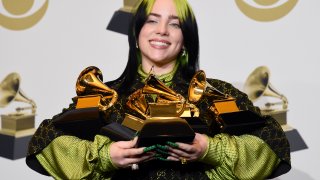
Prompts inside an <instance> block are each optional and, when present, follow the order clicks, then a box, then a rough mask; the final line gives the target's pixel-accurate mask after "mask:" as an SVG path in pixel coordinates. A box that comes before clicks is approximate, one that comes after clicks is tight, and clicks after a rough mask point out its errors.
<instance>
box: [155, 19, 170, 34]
mask: <svg viewBox="0 0 320 180" xmlns="http://www.w3.org/2000/svg"><path fill="white" fill-rule="evenodd" d="M157 34H159V35H161V36H167V35H169V31H168V24H167V23H165V22H161V23H159V24H158V27H157Z"/></svg>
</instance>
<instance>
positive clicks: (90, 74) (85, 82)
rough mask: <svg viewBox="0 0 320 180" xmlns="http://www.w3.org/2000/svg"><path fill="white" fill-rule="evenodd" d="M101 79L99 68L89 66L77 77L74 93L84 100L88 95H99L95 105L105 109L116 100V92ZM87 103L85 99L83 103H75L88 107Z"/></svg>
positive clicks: (78, 106)
mask: <svg viewBox="0 0 320 180" xmlns="http://www.w3.org/2000/svg"><path fill="white" fill-rule="evenodd" d="M102 81H103V76H102V73H101V71H100V69H99V68H97V67H95V66H89V67H87V68H86V69H84V70H83V71H82V72H81V73H80V75H79V77H78V79H77V83H76V93H77V95H78V96H79V97H81V98H83V99H86V100H89V99H90V98H89V97H90V96H94V97H97V96H100V97H101V98H99V101H100V102H98V105H97V106H98V107H99V108H100V109H101V110H106V109H108V108H110V107H111V106H112V105H113V104H114V103H115V102H116V101H117V99H118V93H117V92H116V91H115V90H113V89H111V88H109V87H108V86H107V85H105V84H104V83H103V82H102ZM78 103H79V98H78ZM86 103H87V104H86ZM88 104H90V103H89V102H88V101H85V102H84V103H81V104H77V108H84V107H88Z"/></svg>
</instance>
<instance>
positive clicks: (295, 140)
mask: <svg viewBox="0 0 320 180" xmlns="http://www.w3.org/2000/svg"><path fill="white" fill-rule="evenodd" d="M244 92H245V93H246V94H247V95H248V97H249V99H250V100H251V101H252V102H254V103H255V102H257V100H258V99H260V98H262V97H272V98H275V99H278V100H279V99H280V100H281V101H278V102H270V101H267V102H266V103H265V104H264V105H262V106H259V108H260V109H261V113H262V114H263V115H270V116H272V117H273V118H274V119H275V120H277V121H278V123H279V124H280V125H281V127H282V129H283V130H284V131H285V133H286V135H287V138H288V140H289V143H290V147H291V151H296V150H300V149H305V148H307V145H306V144H305V142H304V141H303V139H302V137H301V136H300V134H299V132H298V130H297V129H295V128H293V127H292V126H290V125H289V124H288V123H287V112H288V100H287V98H286V97H285V96H284V95H283V94H281V93H279V91H277V90H276V89H275V88H274V87H273V86H272V84H271V83H270V71H269V69H268V67H266V66H260V67H257V68H256V69H255V70H254V71H253V72H252V73H251V74H250V75H249V76H248V78H247V80H246V81H245V84H244Z"/></svg>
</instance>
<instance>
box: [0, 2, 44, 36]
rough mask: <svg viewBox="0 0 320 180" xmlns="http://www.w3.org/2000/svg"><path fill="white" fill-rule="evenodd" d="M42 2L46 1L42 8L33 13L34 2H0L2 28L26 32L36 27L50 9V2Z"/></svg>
mask: <svg viewBox="0 0 320 180" xmlns="http://www.w3.org/2000/svg"><path fill="white" fill-rule="evenodd" d="M42 1H45V2H44V3H43V4H42V6H41V7H40V8H38V9H37V10H34V11H32V9H33V6H34V2H35V1H34V0H0V2H1V3H2V4H0V25H1V27H5V28H7V29H11V30H24V29H28V28H30V27H32V26H34V25H35V24H37V23H38V22H39V21H40V20H41V19H42V17H43V16H44V14H45V13H46V11H47V8H48V3H49V0H42ZM42 1H40V2H42ZM37 4H38V1H37Z"/></svg>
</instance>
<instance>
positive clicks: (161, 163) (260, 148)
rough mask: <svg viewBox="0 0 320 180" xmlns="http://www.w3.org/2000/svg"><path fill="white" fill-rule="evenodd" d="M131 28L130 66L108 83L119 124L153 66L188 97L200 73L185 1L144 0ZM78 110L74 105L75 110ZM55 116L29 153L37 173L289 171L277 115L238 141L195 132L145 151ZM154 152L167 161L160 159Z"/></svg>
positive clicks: (188, 175) (248, 174) (242, 101)
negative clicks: (85, 132) (83, 131)
mask: <svg viewBox="0 0 320 180" xmlns="http://www.w3.org/2000/svg"><path fill="white" fill-rule="evenodd" d="M130 28H131V29H130V31H129V46H130V52H129V60H128V63H127V66H126V69H125V70H124V72H123V74H122V75H121V76H120V77H119V78H118V79H117V80H115V81H112V82H108V83H107V85H108V86H109V87H110V88H112V89H115V90H116V91H117V92H118V94H119V98H118V101H117V102H116V104H115V105H114V106H113V107H112V109H111V110H110V111H111V113H110V115H109V120H111V121H115V122H119V123H121V122H122V120H123V118H124V114H125V113H127V112H128V111H129V110H128V108H126V107H125V103H126V101H127V98H128V96H129V95H130V94H132V93H133V92H135V91H136V90H137V89H139V88H141V87H143V81H144V79H145V78H146V77H147V75H148V73H147V72H149V71H150V69H151V68H153V73H154V74H155V75H156V76H157V78H158V79H160V80H161V81H163V82H164V83H165V84H166V85H167V86H169V87H170V88H172V89H173V90H175V91H176V92H178V93H180V94H181V95H183V96H184V97H186V96H187V91H188V87H189V82H190V80H191V78H192V76H193V75H194V74H195V72H196V71H197V70H198V54H199V42H198V30H197V23H196V19H195V17H194V15H193V12H192V10H191V8H190V6H189V4H188V3H187V1H186V0H141V1H140V2H139V4H138V6H137V8H136V10H135V15H134V18H133V21H132V25H131V27H130ZM207 81H208V82H209V83H210V84H211V85H212V86H214V87H216V88H217V89H218V90H219V91H221V92H224V93H228V94H230V95H231V96H233V97H235V98H236V102H237V105H238V106H239V108H240V109H241V110H251V111H254V112H257V113H259V110H258V108H256V107H254V106H253V105H252V103H251V102H250V101H249V100H248V98H247V96H246V95H245V94H244V93H242V92H240V91H239V90H237V89H235V88H234V87H232V86H231V85H230V84H228V83H226V82H223V81H220V80H215V79H207ZM209 106H210V102H209V100H208V99H205V98H204V99H202V100H201V102H199V104H198V107H199V109H200V118H201V119H202V120H203V121H204V122H208V123H212V122H214V121H213V120H212V118H210V116H208V115H207V108H208V107H209ZM73 108H74V104H72V105H71V106H70V107H69V109H73ZM67 111H68V110H66V111H64V112H63V113H65V112H67ZM63 113H62V114H63ZM59 116H60V115H57V116H56V117H59ZM56 117H54V118H53V119H52V120H45V121H43V123H42V124H41V125H40V127H39V128H38V131H37V132H36V134H35V135H34V137H33V139H32V140H31V142H30V146H29V154H28V156H27V164H28V165H29V166H30V167H31V168H33V169H35V170H37V171H38V172H40V173H43V174H50V175H51V176H53V177H54V178H56V179H104V178H112V179H265V178H268V177H275V176H278V175H281V174H283V173H286V172H287V171H289V170H290V167H291V166H290V150H289V144H288V141H287V139H286V137H285V135H284V133H283V131H282V129H281V127H280V126H279V125H278V124H277V122H276V121H275V120H274V119H272V118H271V117H263V118H264V119H265V120H266V125H265V126H264V127H262V128H257V129H252V131H250V132H248V133H247V134H242V135H239V136H234V135H229V134H224V133H218V134H214V133H209V134H200V133H196V135H195V138H194V140H193V142H192V143H190V144H187V143H181V142H176V143H169V145H168V146H163V145H160V146H153V147H140V148H136V144H137V138H135V139H134V140H132V141H118V142H113V141H112V140H110V139H109V138H108V137H106V136H101V135H95V136H94V138H93V139H92V140H84V139H80V138H79V137H76V136H74V135H72V134H67V133H65V132H63V131H62V130H61V129H59V128H57V127H55V126H54V125H53V124H52V121H53V120H54V119H55V118H56ZM154 147H156V149H161V150H162V151H159V152H162V154H166V155H167V156H165V158H163V156H162V157H159V156H158V155H159V154H157V153H156V152H157V151H155V150H156V149H155V148H154ZM163 151H165V152H163ZM180 161H181V163H180ZM40 164H41V165H40ZM137 164H139V169H137ZM131 167H133V168H136V169H137V170H131Z"/></svg>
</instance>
